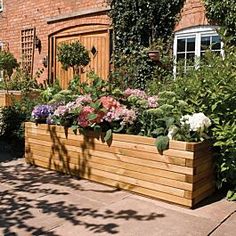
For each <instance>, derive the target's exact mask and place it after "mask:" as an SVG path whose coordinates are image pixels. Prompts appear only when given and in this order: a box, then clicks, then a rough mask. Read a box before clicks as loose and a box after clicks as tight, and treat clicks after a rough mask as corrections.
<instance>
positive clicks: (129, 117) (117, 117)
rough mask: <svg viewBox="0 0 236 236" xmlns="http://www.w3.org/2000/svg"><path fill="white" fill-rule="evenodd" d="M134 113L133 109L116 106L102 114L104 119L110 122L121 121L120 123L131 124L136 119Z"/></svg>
mask: <svg viewBox="0 0 236 236" xmlns="http://www.w3.org/2000/svg"><path fill="white" fill-rule="evenodd" d="M136 118H137V117H136V114H135V111H134V110H129V109H127V108H126V107H125V106H120V107H117V108H116V109H111V110H110V111H108V112H107V114H106V115H105V116H104V120H105V121H107V122H109V123H111V122H113V121H121V125H124V124H133V122H134V121H135V120H136Z"/></svg>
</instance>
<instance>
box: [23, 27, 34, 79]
mask: <svg viewBox="0 0 236 236" xmlns="http://www.w3.org/2000/svg"><path fill="white" fill-rule="evenodd" d="M34 44H35V28H27V29H23V30H21V55H22V68H23V69H24V70H25V72H26V73H27V74H29V75H31V76H32V75H33V65H34V48H35V47H34Z"/></svg>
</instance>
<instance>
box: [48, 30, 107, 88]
mask: <svg viewBox="0 0 236 236" xmlns="http://www.w3.org/2000/svg"><path fill="white" fill-rule="evenodd" d="M76 40H78V41H80V42H81V43H82V44H83V45H84V46H85V48H86V49H87V50H88V51H89V57H90V63H89V64H88V65H87V66H86V67H84V68H82V70H81V72H80V77H81V80H82V81H86V80H87V73H88V72H90V71H94V72H95V73H96V74H97V75H98V76H100V77H101V78H103V79H105V80H106V79H107V78H108V74H109V61H110V42H109V41H110V39H109V30H108V28H104V26H103V27H101V26H100V27H94V26H93V27H92V26H87V27H85V26H84V27H77V28H76V29H73V30H67V31H65V32H60V33H59V34H57V35H54V36H52V37H51V52H52V56H51V58H50V61H51V75H52V76H53V79H54V80H55V79H57V80H59V83H60V85H61V87H62V88H63V89H65V88H67V86H68V83H69V81H70V80H71V79H72V78H73V71H72V69H71V68H69V69H68V70H67V71H65V70H64V69H62V65H61V63H60V62H58V61H57V57H56V50H57V46H58V45H60V44H61V43H70V42H73V41H76Z"/></svg>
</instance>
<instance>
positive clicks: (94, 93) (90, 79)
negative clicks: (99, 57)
mask: <svg viewBox="0 0 236 236" xmlns="http://www.w3.org/2000/svg"><path fill="white" fill-rule="evenodd" d="M74 79H77V81H78V86H77V88H78V94H81V95H85V94H90V95H91V97H92V98H93V99H96V98H99V97H101V96H105V95H108V94H109V90H110V88H109V83H108V81H106V80H103V79H102V78H100V77H99V76H98V75H96V74H95V73H94V72H93V71H92V72H90V73H88V75H87V81H85V82H81V81H80V80H79V79H78V77H77V78H74ZM69 87H70V86H69Z"/></svg>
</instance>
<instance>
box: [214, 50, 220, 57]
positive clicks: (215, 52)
mask: <svg viewBox="0 0 236 236" xmlns="http://www.w3.org/2000/svg"><path fill="white" fill-rule="evenodd" d="M213 53H214V54H215V55H217V56H221V53H220V51H213Z"/></svg>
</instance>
